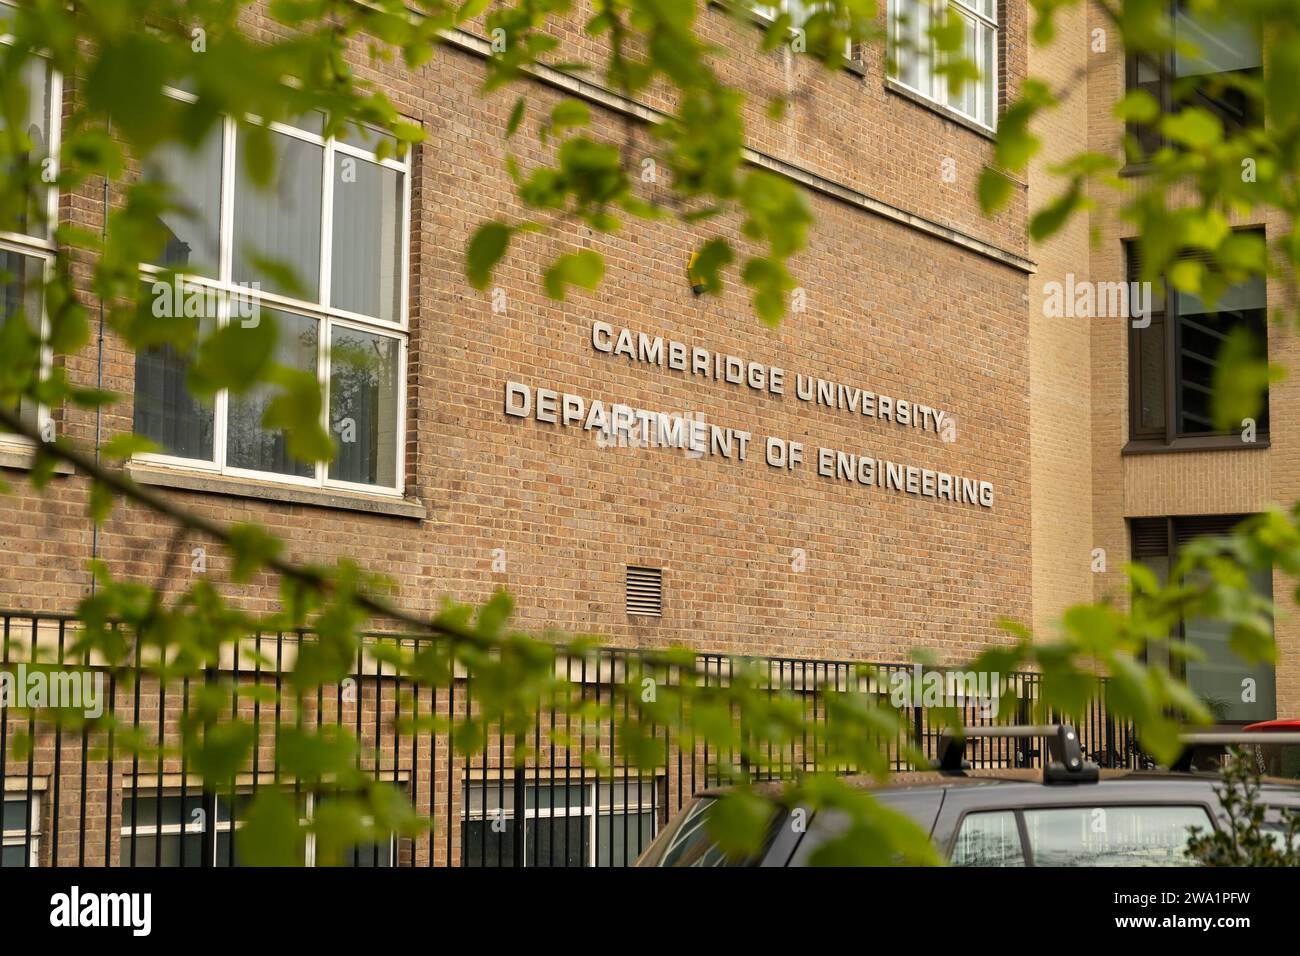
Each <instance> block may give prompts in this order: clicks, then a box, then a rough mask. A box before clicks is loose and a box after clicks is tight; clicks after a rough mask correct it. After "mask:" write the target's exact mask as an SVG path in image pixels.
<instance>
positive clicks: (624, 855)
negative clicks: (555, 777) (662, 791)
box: [461, 778, 658, 867]
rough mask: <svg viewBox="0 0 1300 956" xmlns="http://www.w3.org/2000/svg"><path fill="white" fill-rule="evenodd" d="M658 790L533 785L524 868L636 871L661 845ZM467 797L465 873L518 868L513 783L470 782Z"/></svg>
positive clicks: (641, 785) (631, 785) (642, 785)
mask: <svg viewBox="0 0 1300 956" xmlns="http://www.w3.org/2000/svg"><path fill="white" fill-rule="evenodd" d="M657 786H658V784H657V783H656V782H655V781H652V780H650V779H646V780H644V781H640V780H638V779H637V778H629V779H628V781H627V784H626V786H625V785H624V783H623V782H622V781H616V782H615V784H614V786H613V787H612V789H611V787H610V786H609V784H607V783H602V784H600V785H599V787H597V786H595V785H593V784H592V783H587V784H573V783H570V784H567V785H564V784H560V785H535V784H533V783H531V782H530V783H528V784H527V789H526V793H525V803H524V832H523V840H524V857H523V861H522V862H523V865H524V866H610V865H613V866H623V865H626V864H631V863H632V862H634V861H635V860H636V859H637V857H638V856H640V855H641V852H642V851H643V850H644V849H645V848H646V847H648V846H649V845H650V844H651V842H652V841H653V839H654V832H655V817H654V812H653V807H654V805H655V804H654V794H655V793H656V787H657ZM462 793H463V799H462V802H461V808H462V818H461V862H462V865H463V866H488V867H492V866H511V865H513V864H514V859H515V857H514V854H515V849H514V840H515V836H516V830H515V827H516V826H518V823H517V817H518V814H517V813H516V811H515V800H514V785H513V782H511V781H493V780H488V781H473V782H467V783H466V784H465V787H464V790H463V791H462ZM611 860H612V861H613V862H612V864H611Z"/></svg>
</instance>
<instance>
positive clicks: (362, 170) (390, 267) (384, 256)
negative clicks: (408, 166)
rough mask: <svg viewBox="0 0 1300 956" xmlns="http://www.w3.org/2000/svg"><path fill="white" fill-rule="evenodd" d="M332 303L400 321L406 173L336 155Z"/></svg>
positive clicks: (362, 312)
mask: <svg viewBox="0 0 1300 956" xmlns="http://www.w3.org/2000/svg"><path fill="white" fill-rule="evenodd" d="M334 167H335V168H334V236H333V259H332V262H331V265H330V304H331V305H332V306H334V307H335V308H337V309H346V310H347V311H349V312H359V313H361V314H363V315H370V316H375V317H376V318H380V319H385V320H387V321H390V322H391V321H396V320H397V319H398V318H399V317H398V314H397V313H398V303H399V301H400V296H401V276H400V274H399V272H398V268H399V266H400V264H401V261H402V255H401V251H402V247H401V243H402V205H403V203H402V176H401V174H400V173H398V172H397V171H396V170H393V169H388V168H387V167H384V166H380V165H378V164H377V163H368V162H366V161H365V160H363V159H358V158H356V157H354V156H348V155H346V154H344V153H339V154H338V155H336V156H335V157H334Z"/></svg>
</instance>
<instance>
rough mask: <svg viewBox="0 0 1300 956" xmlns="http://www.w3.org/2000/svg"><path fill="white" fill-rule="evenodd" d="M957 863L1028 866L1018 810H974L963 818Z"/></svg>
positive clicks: (955, 855)
mask: <svg viewBox="0 0 1300 956" xmlns="http://www.w3.org/2000/svg"><path fill="white" fill-rule="evenodd" d="M952 865H953V866H1024V865H1025V856H1024V851H1023V850H1022V849H1021V847H1020V829H1019V827H1018V826H1017V825H1016V815H1015V814H1014V813H973V814H971V815H970V816H968V817H967V818H966V819H965V820H963V821H962V824H961V829H960V830H959V831H958V832H957V842H956V843H955V844H954V845H953V848H952Z"/></svg>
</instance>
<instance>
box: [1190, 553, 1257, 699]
mask: <svg viewBox="0 0 1300 956" xmlns="http://www.w3.org/2000/svg"><path fill="white" fill-rule="evenodd" d="M1250 584H1251V588H1252V590H1254V591H1255V593H1256V594H1260V595H1263V596H1264V597H1266V598H1269V599H1271V598H1272V597H1273V579H1272V573H1271V572H1270V571H1262V572H1261V571H1256V572H1254V573H1252V574H1251V575H1250ZM1231 633H1232V626H1231V625H1230V624H1229V623H1227V622H1224V621H1217V620H1207V619H1204V618H1192V619H1190V620H1188V621H1186V622H1185V623H1184V625H1183V635H1184V637H1185V638H1186V639H1187V643H1188V644H1189V645H1190V646H1192V647H1195V648H1197V649H1198V650H1200V651H1201V653H1202V654H1203V655H1204V660H1199V661H1198V660H1189V661H1188V662H1187V685H1188V686H1189V687H1190V688H1191V689H1192V691H1193V692H1194V693H1195V694H1196V695H1197V696H1199V697H1200V698H1201V699H1202V700H1203V701H1205V705H1206V706H1207V707H1208V708H1209V709H1210V712H1211V713H1212V714H1213V715H1214V718H1215V720H1221V721H1238V720H1243V721H1254V720H1272V719H1274V718H1276V717H1277V692H1276V687H1275V681H1274V674H1273V668H1272V667H1271V666H1269V665H1268V664H1265V663H1258V664H1247V663H1246V662H1245V661H1244V660H1242V659H1241V657H1239V656H1238V655H1237V654H1236V652H1234V651H1233V650H1232V649H1231V648H1230V647H1229V646H1228V640H1229V637H1230V636H1231Z"/></svg>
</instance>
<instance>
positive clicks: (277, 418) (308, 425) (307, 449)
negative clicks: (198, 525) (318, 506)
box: [262, 366, 334, 462]
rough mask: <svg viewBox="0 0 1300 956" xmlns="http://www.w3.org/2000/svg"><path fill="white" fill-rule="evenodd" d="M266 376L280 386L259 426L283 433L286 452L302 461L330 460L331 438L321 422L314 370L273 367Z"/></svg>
mask: <svg viewBox="0 0 1300 956" xmlns="http://www.w3.org/2000/svg"><path fill="white" fill-rule="evenodd" d="M270 379H271V380H272V381H273V382H275V383H276V384H277V385H279V386H280V391H279V392H278V393H277V394H276V395H275V396H274V397H273V398H272V399H271V401H270V402H269V403H268V404H267V406H266V411H265V412H264V413H263V414H262V425H263V426H264V427H265V428H267V429H268V430H270V431H280V432H283V433H284V436H285V446H286V448H287V449H288V452H289V454H290V455H292V456H293V457H294V458H297V459H298V460H299V461H303V462H317V461H330V460H332V459H333V458H334V440H333V439H332V438H331V437H330V435H329V432H327V431H326V430H325V427H324V426H323V425H322V424H321V407H322V404H323V401H324V399H323V397H322V394H321V386H320V382H319V381H318V380H317V378H316V373H315V372H306V371H303V370H302V369H296V368H285V367H283V366H277V367H276V368H274V369H273V370H272V373H271V375H270Z"/></svg>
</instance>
